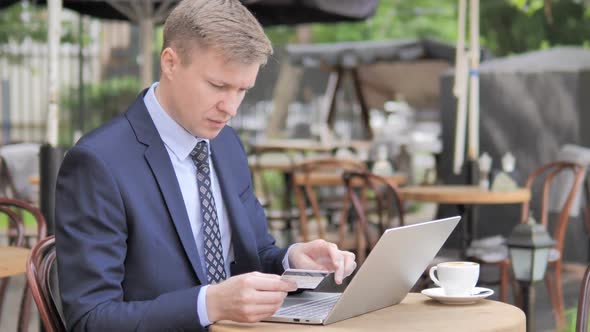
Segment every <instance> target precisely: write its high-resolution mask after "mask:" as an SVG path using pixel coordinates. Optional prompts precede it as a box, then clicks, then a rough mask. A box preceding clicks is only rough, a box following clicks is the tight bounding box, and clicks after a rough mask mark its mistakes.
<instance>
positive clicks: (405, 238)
mask: <svg viewBox="0 0 590 332" xmlns="http://www.w3.org/2000/svg"><path fill="white" fill-rule="evenodd" d="M460 219H461V217H459V216H457V217H451V218H446V219H439V220H435V221H430V222H425V223H419V224H414V225H409V226H403V227H397V228H392V229H388V230H387V231H386V232H385V233H384V234H383V235H382V236H381V238H380V239H379V241H378V242H377V244H376V245H375V247H374V248H373V250H371V253H370V255H369V256H368V257H367V259H366V260H365V262H364V263H363V265H362V266H361V267H360V269H359V270H358V272H357V273H356V275H355V276H354V279H353V280H351V282H350V284H349V285H348V287H347V288H346V290H345V291H344V293H342V296H341V297H340V300H339V301H338V302H337V303H336V305H335V306H334V308H333V309H332V311H331V312H330V314H329V315H328V317H326V319H325V320H324V322H323V323H324V324H331V323H334V322H337V321H340V320H343V319H347V318H350V317H354V316H358V315H361V314H364V313H367V312H370V311H374V310H378V309H381V308H384V307H387V306H390V305H393V304H397V303H399V302H401V301H402V300H403V299H404V297H406V295H407V294H408V292H409V291H410V289H411V288H412V286H414V284H415V283H416V281H417V280H418V278H419V277H420V275H422V272H424V270H425V269H426V267H427V266H428V264H430V262H431V261H432V259H433V258H434V256H436V254H437V253H438V251H439V250H440V248H441V247H442V245H443V244H444V243H445V241H446V240H447V238H448V237H449V235H450V234H451V232H452V231H453V229H454V228H455V226H457V224H458V223H459V220H460Z"/></svg>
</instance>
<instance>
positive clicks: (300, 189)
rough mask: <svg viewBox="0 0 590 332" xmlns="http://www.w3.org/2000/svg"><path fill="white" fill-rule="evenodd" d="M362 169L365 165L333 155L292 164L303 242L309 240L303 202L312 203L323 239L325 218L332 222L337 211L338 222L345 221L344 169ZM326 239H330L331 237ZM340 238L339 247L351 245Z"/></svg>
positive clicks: (346, 199)
mask: <svg viewBox="0 0 590 332" xmlns="http://www.w3.org/2000/svg"><path fill="white" fill-rule="evenodd" d="M365 169H366V167H365V165H364V164H363V163H361V162H359V161H356V160H351V159H339V158H333V157H324V158H318V159H311V160H306V161H303V162H300V163H298V164H297V165H296V166H295V167H294V171H293V189H294V191H295V202H296V203H297V207H298V209H299V222H300V225H299V227H300V231H301V238H302V240H303V241H308V240H309V239H310V236H309V222H308V216H307V213H306V211H307V204H306V202H309V205H311V208H312V211H313V216H314V219H315V222H316V226H317V231H318V232H317V233H318V237H319V238H321V239H326V235H327V234H326V227H325V225H324V222H323V219H324V218H325V219H326V220H327V221H328V223H331V222H332V216H333V215H334V214H335V213H336V211H341V212H342V214H341V218H340V224H341V225H342V224H343V223H346V220H347V212H348V207H349V205H350V204H349V202H348V198H347V196H346V194H345V190H344V183H343V182H342V178H341V175H342V173H343V172H344V171H364V170H365ZM328 240H332V241H333V240H334V239H328ZM340 240H341V241H339V243H338V244H339V246H340V247H341V248H348V247H350V244H349V243H344V241H343V240H342V239H340Z"/></svg>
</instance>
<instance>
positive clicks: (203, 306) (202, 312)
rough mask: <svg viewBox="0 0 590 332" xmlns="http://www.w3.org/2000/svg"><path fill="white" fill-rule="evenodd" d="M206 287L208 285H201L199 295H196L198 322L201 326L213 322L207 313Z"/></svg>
mask: <svg viewBox="0 0 590 332" xmlns="http://www.w3.org/2000/svg"><path fill="white" fill-rule="evenodd" d="M207 288H209V285H206V286H203V287H201V290H200V291H199V296H198V297H197V314H198V315H199V322H200V323H201V326H202V327H207V326H209V325H211V324H213V323H212V322H211V321H209V315H208V314H207Z"/></svg>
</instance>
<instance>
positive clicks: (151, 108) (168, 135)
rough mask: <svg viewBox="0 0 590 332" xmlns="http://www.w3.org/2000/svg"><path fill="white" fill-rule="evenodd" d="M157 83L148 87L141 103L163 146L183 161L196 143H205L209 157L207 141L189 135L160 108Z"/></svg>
mask: <svg viewBox="0 0 590 332" xmlns="http://www.w3.org/2000/svg"><path fill="white" fill-rule="evenodd" d="M158 83H159V82H155V83H154V84H152V86H150V88H149V90H148V92H147V93H146V94H145V96H144V97H143V102H144V103H145V106H146V108H147V110H148V113H149V114H150V117H151V118H152V121H153V122H154V125H155V126H156V130H157V131H158V134H160V137H161V138H162V141H164V144H165V145H166V146H167V147H168V148H169V149H170V150H172V152H173V153H174V154H175V155H176V157H177V158H178V159H180V160H184V159H186V158H187V157H189V156H190V153H191V151H192V150H193V149H194V148H195V145H197V143H198V142H200V141H205V142H207V145H209V155H211V148H210V147H211V145H210V144H209V140H208V139H205V138H199V137H194V136H193V135H191V134H190V133H189V132H188V131H187V130H186V129H184V128H183V127H182V126H181V125H179V124H178V123H177V122H176V121H175V120H174V119H172V117H170V115H169V114H168V113H167V112H166V111H165V110H164V108H162V105H160V102H158V98H157V97H156V93H155V91H156V87H157V86H158Z"/></svg>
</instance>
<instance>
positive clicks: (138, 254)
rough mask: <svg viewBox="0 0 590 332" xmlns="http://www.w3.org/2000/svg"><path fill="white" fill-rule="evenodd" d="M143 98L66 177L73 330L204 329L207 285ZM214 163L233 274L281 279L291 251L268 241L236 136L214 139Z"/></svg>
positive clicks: (67, 278)
mask: <svg viewBox="0 0 590 332" xmlns="http://www.w3.org/2000/svg"><path fill="white" fill-rule="evenodd" d="M144 93H145V91H144ZM144 93H142V94H140V96H139V97H138V99H137V100H136V101H135V102H134V103H133V105H132V106H131V107H130V108H129V110H128V111H127V112H126V113H125V114H123V115H121V116H119V117H117V118H115V119H114V120H113V121H111V122H109V123H107V124H106V125H104V126H102V127H101V128H99V129H97V130H95V131H94V132H92V133H90V134H89V135H87V136H85V137H84V138H82V139H81V140H80V142H79V143H78V144H77V145H76V146H75V147H73V148H72V149H70V150H69V151H68V153H67V154H66V157H65V159H64V161H63V164H62V166H61V168H60V171H59V176H58V180H57V186H56V191H57V192H56V202H55V211H56V212H55V220H56V228H55V235H56V243H57V262H58V273H59V286H60V293H61V298H62V303H63V309H64V315H65V319H66V323H67V326H68V329H70V330H75V331H135V330H139V331H162V330H181V331H184V330H187V331H190V330H200V329H201V326H200V324H199V317H198V315H197V294H198V292H199V288H200V286H201V284H203V281H204V280H206V278H205V274H204V270H203V267H202V266H201V263H200V260H199V257H198V255H199V254H198V252H197V246H196V244H195V241H194V239H193V234H192V231H191V228H190V224H189V219H188V216H187V213H186V208H185V205H184V202H183V198H182V194H181V191H180V187H179V185H178V180H177V178H176V176H175V173H174V169H173V167H172V163H171V161H170V158H169V156H168V153H167V151H166V148H165V147H164V143H163V142H162V139H161V138H160V136H159V135H158V132H157V130H156V127H155V126H154V123H153V122H152V120H151V117H150V116H149V114H148V112H147V109H146V107H145V104H144V103H143V95H144ZM211 157H212V160H213V165H214V167H215V171H216V173H217V176H218V178H219V182H220V187H221V189H222V195H223V199H224V202H225V204H226V207H227V210H228V215H229V219H230V225H231V227H232V243H233V247H234V253H235V261H234V262H232V263H231V273H232V275H236V274H241V273H245V272H250V271H263V272H267V273H281V272H282V270H283V267H282V259H283V257H284V255H285V253H286V250H285V249H279V248H277V247H276V246H275V245H274V239H273V238H272V236H270V235H269V234H268V230H267V226H266V219H265V216H264V211H263V209H262V207H261V206H260V203H259V202H258V200H257V199H256V197H255V196H254V193H253V191H252V183H251V177H250V171H249V168H248V161H247V157H246V153H245V151H244V148H243V146H242V144H241V142H240V140H239V138H238V137H237V135H236V133H235V132H234V131H233V129H232V128H230V127H228V126H226V127H225V128H224V129H223V130H222V131H221V132H220V134H219V135H218V136H217V137H216V138H215V139H213V140H211Z"/></svg>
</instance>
